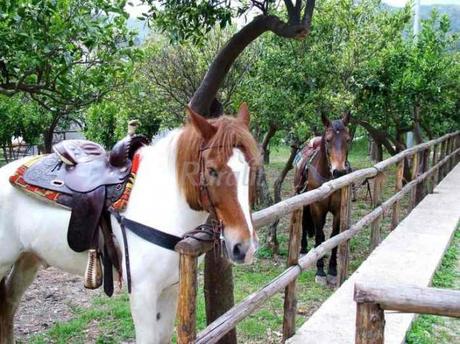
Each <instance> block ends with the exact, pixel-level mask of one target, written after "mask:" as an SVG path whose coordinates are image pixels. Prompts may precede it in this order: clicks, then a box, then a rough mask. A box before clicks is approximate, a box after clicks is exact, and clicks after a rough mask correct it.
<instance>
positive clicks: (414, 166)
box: [409, 152, 420, 212]
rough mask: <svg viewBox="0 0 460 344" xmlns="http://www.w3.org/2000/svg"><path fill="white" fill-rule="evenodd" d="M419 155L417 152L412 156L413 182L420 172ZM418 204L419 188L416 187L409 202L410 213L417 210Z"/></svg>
mask: <svg viewBox="0 0 460 344" xmlns="http://www.w3.org/2000/svg"><path fill="white" fill-rule="evenodd" d="M419 165H420V164H419V153H418V152H416V153H414V154H413V155H412V167H411V180H414V179H415V178H417V175H418V170H419ZM416 204H417V186H414V187H413V188H412V190H411V193H410V201H409V212H411V211H412V209H414V208H415V206H416Z"/></svg>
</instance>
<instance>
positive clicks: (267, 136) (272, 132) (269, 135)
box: [261, 125, 277, 164]
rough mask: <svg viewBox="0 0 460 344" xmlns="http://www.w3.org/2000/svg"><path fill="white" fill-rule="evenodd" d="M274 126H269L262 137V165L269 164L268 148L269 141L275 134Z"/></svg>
mask: <svg viewBox="0 0 460 344" xmlns="http://www.w3.org/2000/svg"><path fill="white" fill-rule="evenodd" d="M276 130H277V128H276V126H274V125H270V127H269V128H268V131H267V133H266V134H265V135H264V139H263V141H262V146H261V151H262V154H263V159H264V164H269V163H270V149H269V148H268V147H269V146H268V145H269V143H270V140H271V139H272V137H273V136H275V134H276Z"/></svg>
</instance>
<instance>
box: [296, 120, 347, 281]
mask: <svg viewBox="0 0 460 344" xmlns="http://www.w3.org/2000/svg"><path fill="white" fill-rule="evenodd" d="M321 119H322V122H323V124H324V127H325V130H324V133H323V135H322V136H321V141H320V144H319V147H318V148H317V149H315V151H314V152H313V154H311V155H310V157H309V158H308V161H305V162H303V163H301V164H300V165H299V166H301V167H300V168H296V170H295V179H294V183H295V188H296V192H297V193H301V192H305V191H310V190H314V189H316V188H319V187H320V186H321V185H322V184H323V183H325V182H328V181H329V180H331V179H334V178H338V177H341V176H343V175H345V174H347V173H348V172H349V171H350V165H349V163H348V159H347V158H348V147H349V142H350V139H351V136H350V134H349V131H348V128H347V125H348V123H349V122H350V114H349V113H348V112H347V113H345V114H344V115H343V117H342V119H340V120H334V121H330V120H329V118H328V117H327V116H326V115H324V114H323V115H321ZM303 181H305V182H306V183H305V184H303ZM328 212H331V213H332V214H333V216H334V220H333V225H332V233H331V237H333V236H334V235H337V234H338V233H339V230H340V228H339V224H340V193H339V192H335V193H333V194H332V195H331V196H329V197H328V198H325V199H323V200H321V201H318V202H316V203H313V204H311V205H309V206H306V207H304V209H303V219H302V229H303V230H302V242H301V253H306V252H307V234H308V236H310V237H312V236H313V234H314V235H315V247H316V246H318V245H320V244H321V243H322V242H323V241H324V240H325V236H324V231H323V227H324V224H325V221H326V215H327V213H328ZM316 265H317V271H316V281H317V282H318V283H322V284H325V283H326V282H329V283H330V284H335V283H336V280H337V277H336V276H337V248H334V249H333V250H332V255H331V258H330V261H329V269H328V275H327V277H326V273H325V272H324V258H322V259H320V260H318V262H317V264H316Z"/></svg>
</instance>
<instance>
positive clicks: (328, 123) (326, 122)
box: [321, 112, 331, 128]
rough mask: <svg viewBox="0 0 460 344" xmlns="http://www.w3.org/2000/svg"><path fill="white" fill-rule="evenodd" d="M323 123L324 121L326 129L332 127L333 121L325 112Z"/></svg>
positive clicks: (322, 116) (322, 115) (322, 117)
mask: <svg viewBox="0 0 460 344" xmlns="http://www.w3.org/2000/svg"><path fill="white" fill-rule="evenodd" d="M321 121H323V124H324V126H325V127H326V128H327V127H330V126H331V121H330V120H329V118H328V117H327V115H326V114H325V113H324V112H321Z"/></svg>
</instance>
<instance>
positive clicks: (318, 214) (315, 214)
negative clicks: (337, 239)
mask: <svg viewBox="0 0 460 344" xmlns="http://www.w3.org/2000/svg"><path fill="white" fill-rule="evenodd" d="M310 209H311V216H312V220H313V223H314V225H315V247H318V246H319V245H321V244H322V243H323V242H324V239H325V238H324V231H323V228H324V224H325V222H326V214H327V213H326V212H324V211H322V210H321V209H320V207H318V206H314V205H312V206H311V208H310ZM315 281H316V283H319V284H324V285H325V284H326V283H327V280H326V273H325V272H324V258H320V259H318V261H317V262H316V277H315Z"/></svg>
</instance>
